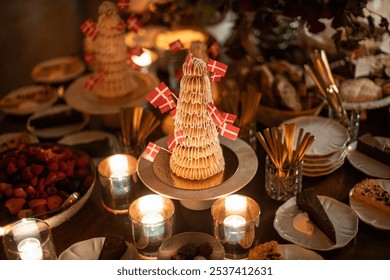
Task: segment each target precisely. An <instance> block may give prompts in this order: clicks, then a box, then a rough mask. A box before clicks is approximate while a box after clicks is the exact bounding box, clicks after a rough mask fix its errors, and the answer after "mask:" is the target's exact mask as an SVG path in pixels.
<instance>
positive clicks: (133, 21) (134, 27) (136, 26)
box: [126, 16, 142, 33]
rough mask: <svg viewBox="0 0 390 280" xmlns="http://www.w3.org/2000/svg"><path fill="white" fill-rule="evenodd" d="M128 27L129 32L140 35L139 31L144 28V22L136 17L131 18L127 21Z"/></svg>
mask: <svg viewBox="0 0 390 280" xmlns="http://www.w3.org/2000/svg"><path fill="white" fill-rule="evenodd" d="M126 27H127V29H128V30H130V31H133V32H135V33H138V30H140V28H141V27H142V22H141V21H139V20H138V19H137V17H135V16H131V17H129V18H128V19H127V21H126Z"/></svg>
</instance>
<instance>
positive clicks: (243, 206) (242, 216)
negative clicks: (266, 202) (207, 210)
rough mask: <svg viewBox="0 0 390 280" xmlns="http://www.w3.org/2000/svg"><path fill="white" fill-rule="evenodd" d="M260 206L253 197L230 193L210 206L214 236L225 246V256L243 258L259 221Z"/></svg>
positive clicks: (246, 253) (252, 239)
mask: <svg viewBox="0 0 390 280" xmlns="http://www.w3.org/2000/svg"><path fill="white" fill-rule="evenodd" d="M260 213H261V210H260V206H259V205H258V204H257V203H256V201H254V200H253V199H251V198H249V197H247V196H242V195H230V196H227V197H224V198H220V199H218V200H216V201H215V202H214V203H213V205H212V206H211V215H212V216H213V223H214V236H215V237H216V238H217V239H218V240H219V241H220V242H221V244H222V245H223V246H224V248H225V258H227V259H245V258H246V257H248V253H249V249H250V247H251V246H252V244H253V242H254V240H255V236H256V234H255V233H256V228H257V227H258V226H259V222H260Z"/></svg>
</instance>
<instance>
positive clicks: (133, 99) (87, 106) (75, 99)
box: [65, 72, 158, 115]
mask: <svg viewBox="0 0 390 280" xmlns="http://www.w3.org/2000/svg"><path fill="white" fill-rule="evenodd" d="M135 75H136V76H135V77H136V80H137V86H136V89H135V90H134V92H136V93H137V95H136V96H125V97H123V98H118V99H115V100H110V101H104V102H103V101H101V100H99V99H98V97H97V96H96V94H95V93H94V92H93V91H90V90H87V89H85V88H84V83H85V80H86V79H87V77H88V75H87V76H82V77H80V78H78V79H77V80H76V81H74V82H73V83H72V84H71V85H70V86H69V88H68V89H67V90H66V92H65V101H66V103H67V104H68V105H69V106H71V107H73V108H75V109H76V110H78V111H81V112H84V113H88V114H91V115H110V114H117V113H119V112H120V109H121V108H122V107H134V106H143V105H144V104H145V103H146V102H147V100H146V96H147V95H148V93H149V92H150V91H151V90H153V88H155V87H156V86H157V85H158V78H157V77H156V76H155V75H152V74H149V73H141V72H135Z"/></svg>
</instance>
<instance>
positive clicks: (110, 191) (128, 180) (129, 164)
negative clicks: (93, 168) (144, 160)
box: [98, 154, 139, 214]
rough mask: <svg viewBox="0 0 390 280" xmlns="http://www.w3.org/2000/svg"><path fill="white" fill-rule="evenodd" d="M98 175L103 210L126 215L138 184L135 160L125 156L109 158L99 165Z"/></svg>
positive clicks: (118, 155)
mask: <svg viewBox="0 0 390 280" xmlns="http://www.w3.org/2000/svg"><path fill="white" fill-rule="evenodd" d="M98 174H99V180H100V185H101V186H100V188H101V193H102V203H103V206H104V208H105V209H106V210H107V211H109V212H111V213H114V214H127V212H128V210H129V205H130V203H131V201H132V200H134V198H135V188H136V186H137V184H138V182H139V179H138V175H137V159H136V158H135V157H133V156H131V155H127V154H116V155H112V156H109V157H107V158H105V159H103V160H102V161H101V162H100V163H99V165H98Z"/></svg>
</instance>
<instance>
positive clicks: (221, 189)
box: [137, 136, 258, 210]
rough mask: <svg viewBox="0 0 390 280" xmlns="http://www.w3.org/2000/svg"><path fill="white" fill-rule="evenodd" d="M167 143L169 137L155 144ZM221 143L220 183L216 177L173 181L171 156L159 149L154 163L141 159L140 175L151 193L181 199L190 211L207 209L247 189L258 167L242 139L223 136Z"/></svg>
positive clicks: (252, 154) (255, 158)
mask: <svg viewBox="0 0 390 280" xmlns="http://www.w3.org/2000/svg"><path fill="white" fill-rule="evenodd" d="M167 140H168V136H167V137H164V138H161V139H159V140H158V141H156V142H155V143H156V144H157V145H159V146H161V147H164V148H166V146H167V144H166V143H167ZM219 141H220V143H221V146H222V149H223V151H224V158H225V171H224V174H223V175H222V178H220V181H218V183H216V182H217V181H216V180H214V179H215V178H213V177H212V178H210V179H206V180H202V181H191V180H185V179H179V180H175V179H174V180H170V178H174V177H175V178H176V179H178V178H177V177H176V176H175V175H173V174H172V172H171V171H170V169H169V156H170V154H169V153H168V152H166V151H164V150H163V149H160V152H159V154H158V155H157V157H156V159H155V160H154V162H153V163H152V162H150V161H149V160H146V159H144V158H143V157H139V159H138V170H137V172H138V176H139V178H140V179H141V181H142V182H143V183H144V184H145V186H147V187H148V188H149V189H150V190H152V191H154V192H156V193H158V194H160V195H163V196H166V197H169V198H171V199H176V200H179V201H180V203H181V204H182V205H183V206H184V207H186V208H188V209H191V210H204V209H208V208H210V207H211V205H212V203H213V202H214V200H216V199H218V198H220V197H222V196H225V195H228V194H231V193H234V192H236V191H238V190H240V189H241V188H243V187H245V185H247V184H248V183H249V182H250V181H251V180H252V178H253V177H254V176H255V174H256V172H257V168H258V160H257V156H256V153H255V152H254V151H253V149H252V148H251V147H250V146H249V145H248V144H247V143H246V142H244V141H243V140H241V139H239V138H237V140H236V141H231V140H228V139H226V138H223V137H220V138H219ZM156 165H158V166H156ZM161 167H162V168H161ZM183 186H184V187H183Z"/></svg>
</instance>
